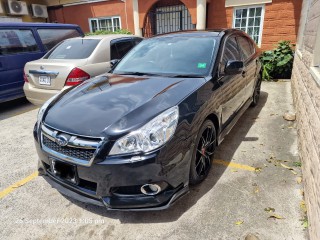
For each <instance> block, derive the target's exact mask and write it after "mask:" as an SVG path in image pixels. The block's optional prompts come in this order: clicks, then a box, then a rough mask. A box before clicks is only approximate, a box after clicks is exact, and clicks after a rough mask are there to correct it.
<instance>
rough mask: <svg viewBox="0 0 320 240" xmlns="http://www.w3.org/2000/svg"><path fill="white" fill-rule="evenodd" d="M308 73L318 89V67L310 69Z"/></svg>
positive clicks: (319, 69)
mask: <svg viewBox="0 0 320 240" xmlns="http://www.w3.org/2000/svg"><path fill="white" fill-rule="evenodd" d="M310 73H311V75H312V77H313V78H314V80H315V81H316V83H317V84H318V87H320V67H311V68H310Z"/></svg>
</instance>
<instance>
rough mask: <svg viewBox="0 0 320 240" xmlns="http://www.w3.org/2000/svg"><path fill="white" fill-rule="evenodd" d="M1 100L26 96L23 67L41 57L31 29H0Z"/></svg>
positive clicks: (41, 53) (41, 54)
mask: <svg viewBox="0 0 320 240" xmlns="http://www.w3.org/2000/svg"><path fill="white" fill-rule="evenodd" d="M0 46H1V48H0V102H3V101H9V100H11V99H15V98H19V97H23V96H24V92H23V89H22V88H23V84H24V80H23V67H24V65H25V63H26V62H29V61H32V60H35V59H38V58H41V57H42V56H43V52H41V51H40V49H39V46H38V44H37V42H36V40H35V37H34V35H33V33H32V31H31V30H30V29H7V28H6V29H0Z"/></svg>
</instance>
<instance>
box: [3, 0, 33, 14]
mask: <svg viewBox="0 0 320 240" xmlns="http://www.w3.org/2000/svg"><path fill="white" fill-rule="evenodd" d="M8 14H11V15H29V11H28V7H27V3H26V2H22V1H15V0H8Z"/></svg>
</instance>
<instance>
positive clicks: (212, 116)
mask: <svg viewBox="0 0 320 240" xmlns="http://www.w3.org/2000/svg"><path fill="white" fill-rule="evenodd" d="M207 119H208V120H210V121H211V122H212V123H213V125H214V128H215V129H216V139H217V140H218V139H219V138H218V137H219V134H220V122H219V118H218V116H217V115H216V114H215V113H211V114H210V115H209V116H207V118H206V120H207ZM217 144H218V141H217Z"/></svg>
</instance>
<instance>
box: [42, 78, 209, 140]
mask: <svg viewBox="0 0 320 240" xmlns="http://www.w3.org/2000/svg"><path fill="white" fill-rule="evenodd" d="M204 81H205V79H204V78H169V77H158V76H155V77H140V76H123V75H112V74H106V75H102V76H98V77H96V78H93V79H91V80H89V81H86V82H85V83H83V84H81V85H79V86H77V87H75V88H74V89H72V90H71V91H68V92H66V93H63V94H60V96H59V98H58V100H57V101H56V103H55V104H53V106H51V107H50V108H49V110H48V111H47V114H46V116H45V118H44V122H45V124H47V125H48V126H51V127H53V128H55V129H58V130H61V131H65V132H69V133H73V134H77V135H82V136H94V137H106V136H107V137H109V138H110V139H112V138H116V137H119V136H121V135H125V134H126V133H128V132H130V131H132V130H135V129H137V128H138V127H140V126H142V125H144V124H145V123H147V122H148V121H149V120H151V119H152V118H153V117H155V116H157V115H158V114H159V113H161V112H163V111H164V110H166V109H168V108H170V107H172V106H175V105H177V104H178V103H179V102H181V101H182V100H183V99H184V98H185V97H186V96H188V95H189V94H190V93H191V92H193V91H195V90H196V89H197V88H199V87H200V86H201V85H202V84H203V83H204Z"/></svg>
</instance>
